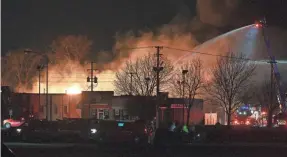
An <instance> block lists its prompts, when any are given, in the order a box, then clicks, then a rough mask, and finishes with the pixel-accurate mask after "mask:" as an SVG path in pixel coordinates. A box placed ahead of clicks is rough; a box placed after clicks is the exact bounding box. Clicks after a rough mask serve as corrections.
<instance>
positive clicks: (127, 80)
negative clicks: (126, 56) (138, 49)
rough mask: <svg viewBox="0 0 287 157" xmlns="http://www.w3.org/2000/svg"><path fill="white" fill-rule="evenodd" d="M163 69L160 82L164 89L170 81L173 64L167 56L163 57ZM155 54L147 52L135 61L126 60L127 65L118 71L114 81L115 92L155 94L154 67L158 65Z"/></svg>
mask: <svg viewBox="0 0 287 157" xmlns="http://www.w3.org/2000/svg"><path fill="white" fill-rule="evenodd" d="M161 61H162V62H161V66H162V67H163V71H161V72H160V76H159V78H160V84H161V87H162V90H163V89H164V87H165V85H167V83H168V82H169V79H170V75H171V73H172V71H173V66H172V65H171V63H170V61H169V60H167V59H166V58H164V57H162V58H161ZM155 63H156V58H155V56H154V55H153V54H150V53H149V54H147V55H145V56H143V57H141V58H137V59H136V60H134V61H126V62H125V67H124V68H123V69H122V70H120V71H118V72H117V73H116V79H115V81H114V85H115V87H116V88H115V92H116V93H117V94H122V95H130V94H132V95H142V96H143V95H145V96H151V95H153V94H155V88H156V73H155V71H154V70H153V67H154V66H155V65H156V64H155Z"/></svg>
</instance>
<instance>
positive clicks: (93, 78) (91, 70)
mask: <svg viewBox="0 0 287 157" xmlns="http://www.w3.org/2000/svg"><path fill="white" fill-rule="evenodd" d="M88 70H90V72H91V76H90V77H89V76H88V77H87V82H91V92H93V91H94V83H96V84H97V83H98V78H97V77H96V76H95V77H94V71H96V70H97V69H94V62H91V69H88ZM90 117H91V102H90V103H89V118H90Z"/></svg>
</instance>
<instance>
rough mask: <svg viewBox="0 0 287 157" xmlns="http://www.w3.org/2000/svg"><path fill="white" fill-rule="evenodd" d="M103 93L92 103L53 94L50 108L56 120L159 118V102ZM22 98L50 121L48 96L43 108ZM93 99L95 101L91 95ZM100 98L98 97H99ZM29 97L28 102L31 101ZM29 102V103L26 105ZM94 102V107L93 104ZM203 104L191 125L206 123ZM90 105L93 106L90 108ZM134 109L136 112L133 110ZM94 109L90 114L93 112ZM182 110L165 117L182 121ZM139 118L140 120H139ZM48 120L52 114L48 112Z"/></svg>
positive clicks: (42, 100) (172, 100) (194, 111)
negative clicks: (157, 111) (157, 104)
mask: <svg viewBox="0 0 287 157" xmlns="http://www.w3.org/2000/svg"><path fill="white" fill-rule="evenodd" d="M94 93H101V94H102V95H101V96H96V101H94V99H90V98H89V97H87V95H85V94H84V95H83V94H77V95H66V94H49V97H48V104H49V106H52V112H51V113H52V120H56V119H63V118H88V117H96V118H99V114H103V113H102V112H104V115H106V114H107V115H108V119H118V120H119V119H135V118H136V117H142V118H144V119H147V120H148V119H151V118H153V117H155V98H154V97H144V96H113V93H110V92H94ZM18 95H21V97H22V98H21V100H20V101H19V102H22V103H23V104H25V105H24V106H30V107H26V108H31V109H32V110H31V113H33V114H34V115H35V116H36V117H38V118H39V119H46V95H45V94H41V96H40V104H39V95H38V94H27V93H26V94H25V93H18ZM90 95H91V96H90V97H94V96H93V94H90ZM95 95H97V94H95ZM27 97H28V98H27ZM24 100H25V101H24ZM89 100H91V103H90V101H89ZM181 101H182V100H181V99H177V98H168V99H166V101H165V103H166V104H167V105H165V106H172V105H171V104H180V103H181ZM202 102H203V101H202V100H196V102H195V105H193V107H192V109H191V112H190V123H196V124H197V123H200V122H201V121H202V120H203V117H204V112H203V109H202V106H203V104H202ZM89 105H90V106H89ZM131 107H132V108H131ZM89 109H90V110H89ZM187 112H188V111H187V109H186V110H185V112H184V114H185V121H186V117H187ZM182 114H183V113H182V109H180V108H172V110H171V111H170V113H169V114H166V113H162V115H161V117H162V119H166V118H165V117H169V119H168V120H169V121H170V120H177V121H179V122H181V121H182ZM136 115H138V116H136ZM48 119H51V117H50V111H48Z"/></svg>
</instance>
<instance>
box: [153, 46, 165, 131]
mask: <svg viewBox="0 0 287 157" xmlns="http://www.w3.org/2000/svg"><path fill="white" fill-rule="evenodd" d="M155 48H156V67H153V70H154V71H155V72H156V98H157V103H156V128H159V106H160V82H159V81H160V80H159V73H160V72H161V71H162V70H163V67H161V66H160V56H161V55H162V54H160V50H161V49H162V48H163V47H162V46H155Z"/></svg>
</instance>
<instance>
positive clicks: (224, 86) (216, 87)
mask: <svg viewBox="0 0 287 157" xmlns="http://www.w3.org/2000/svg"><path fill="white" fill-rule="evenodd" d="M255 67H256V66H255V64H254V63H252V62H250V61H248V60H246V59H244V56H243V55H242V54H239V55H235V54H234V53H230V54H229V57H222V58H219V59H218V60H217V64H216V65H215V68H213V69H212V75H213V76H212V77H213V78H212V81H211V82H210V83H209V84H207V85H206V87H205V89H206V92H207V93H208V94H209V96H210V98H211V99H212V100H213V101H215V102H216V103H217V104H219V105H221V106H222V107H223V108H224V110H225V112H226V114H227V125H228V126H230V124H231V115H232V114H233V113H234V111H236V109H237V108H238V107H239V105H241V104H242V102H243V101H246V100H244V99H245V98H246V94H245V92H246V89H248V87H249V85H250V84H251V76H252V75H253V74H254V71H255Z"/></svg>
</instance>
